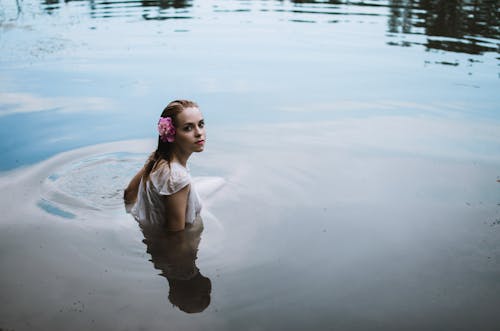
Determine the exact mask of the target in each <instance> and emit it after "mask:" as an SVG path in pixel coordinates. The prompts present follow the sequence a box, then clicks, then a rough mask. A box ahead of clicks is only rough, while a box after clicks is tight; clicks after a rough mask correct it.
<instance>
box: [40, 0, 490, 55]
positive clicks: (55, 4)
mask: <svg viewBox="0 0 500 331" xmlns="http://www.w3.org/2000/svg"><path fill="white" fill-rule="evenodd" d="M198 1H203V0H198ZM234 1H236V0H234ZM289 1H290V2H291V3H292V4H294V5H297V6H301V5H307V4H315V10H314V13H315V14H318V15H321V14H322V13H324V14H332V12H331V9H332V7H333V6H332V5H336V6H334V7H337V6H338V5H343V7H351V6H357V7H360V8H361V7H387V8H388V9H389V19H388V22H387V25H388V31H389V32H390V33H402V34H422V35H427V36H435V37H449V38H454V39H455V40H449V39H448V40H445V39H443V38H441V39H436V38H432V39H428V40H427V42H426V43H425V45H424V46H426V47H427V48H428V49H441V50H446V51H451V52H461V53H469V54H481V53H483V52H486V51H497V45H496V44H495V43H493V42H491V41H484V40H482V41H481V40H479V38H489V39H499V23H498V22H499V18H500V17H499V16H500V15H499V12H498V10H499V8H498V4H499V1H498V0H388V2H385V1H380V2H364V1H348V0H328V1H325V0H289ZM65 2H88V3H89V7H90V15H91V17H113V16H123V15H130V12H129V10H132V8H136V9H137V10H140V14H142V17H143V19H145V20H152V19H154V20H164V19H171V18H174V19H182V18H189V16H185V14H184V16H182V15H181V16H179V15H178V13H177V14H172V12H166V10H167V9H174V10H177V9H184V8H189V7H192V6H193V2H194V0H131V1H124V0H103V1H98V0H64V3H65ZM276 2H284V0H276ZM60 3H61V4H62V3H63V0H42V5H43V8H44V9H45V11H46V12H48V13H51V12H52V11H54V10H56V9H58V8H59V4H60ZM125 9H126V10H125ZM184 13H185V11H184ZM336 14H338V15H350V13H349V11H345V12H343V11H342V12H338V13H336ZM351 14H352V13H351ZM390 44H392V45H400V46H411V45H412V44H417V42H413V41H411V40H410V41H407V40H405V39H403V40H402V41H401V42H399V43H398V42H391V43H390Z"/></svg>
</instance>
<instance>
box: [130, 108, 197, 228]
mask: <svg viewBox="0 0 500 331" xmlns="http://www.w3.org/2000/svg"><path fill="white" fill-rule="evenodd" d="M204 148H205V122H204V120H203V115H202V114H201V112H200V110H199V108H198V105H197V104H196V103H195V102H193V101H189V100H176V101H172V102H170V103H169V104H168V105H167V107H165V109H164V110H163V112H162V114H161V117H160V119H159V121H158V148H157V149H156V151H155V152H153V153H152V154H151V155H150V156H149V158H148V160H147V161H146V164H145V165H144V167H143V168H142V169H141V170H140V171H139V172H138V173H137V174H136V175H135V176H134V178H133V179H132V180H131V181H130V184H129V185H128V187H127V188H126V189H125V194H124V199H125V203H126V204H127V205H129V206H130V205H132V204H133V206H132V208H131V213H132V215H134V217H135V218H136V219H137V221H138V222H139V223H140V225H141V226H142V227H146V226H154V227H157V226H160V227H164V228H165V229H166V230H167V231H181V230H184V229H185V228H186V226H191V225H193V224H195V221H196V219H197V216H198V215H199V213H200V210H201V203H200V200H199V197H198V194H197V193H196V191H195V190H194V187H193V185H192V183H191V176H190V175H189V172H188V169H187V161H188V159H189V157H190V156H191V154H192V153H193V152H201V151H203V149H204Z"/></svg>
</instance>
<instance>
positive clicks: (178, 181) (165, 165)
mask: <svg viewBox="0 0 500 331" xmlns="http://www.w3.org/2000/svg"><path fill="white" fill-rule="evenodd" d="M149 177H150V179H151V182H152V183H153V185H154V186H155V187H156V188H157V189H158V191H160V192H162V193H170V194H172V193H175V192H177V191H178V190H179V189H181V188H182V187H184V186H186V185H187V184H189V182H190V177H189V173H188V171H187V169H186V168H185V167H184V166H182V165H181V164H179V163H177V162H167V161H165V160H160V161H159V162H158V163H157V164H156V165H155V167H154V168H153V170H152V171H151V174H150V176H149Z"/></svg>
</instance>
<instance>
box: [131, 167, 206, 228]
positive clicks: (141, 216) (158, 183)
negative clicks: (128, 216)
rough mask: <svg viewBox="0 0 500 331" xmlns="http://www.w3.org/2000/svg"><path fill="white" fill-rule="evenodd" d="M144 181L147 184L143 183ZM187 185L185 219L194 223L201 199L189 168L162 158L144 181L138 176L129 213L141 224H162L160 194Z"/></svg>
mask: <svg viewBox="0 0 500 331" xmlns="http://www.w3.org/2000/svg"><path fill="white" fill-rule="evenodd" d="M144 185H145V186H146V187H144ZM186 185H190V189H189V194H188V201H187V208H186V223H189V224H193V223H194V222H195V220H196V217H197V216H198V215H199V214H200V211H201V201H200V197H199V196H198V193H197V192H196V190H195V188H194V186H193V183H192V180H191V176H190V175H189V171H188V169H186V168H185V167H184V166H182V165H181V164H179V163H176V162H170V166H169V164H168V163H167V162H163V161H162V163H161V164H160V165H158V167H157V168H156V169H154V170H153V171H151V173H150V174H149V180H147V182H146V184H144V181H143V180H142V179H141V183H140V184H139V191H138V193H137V201H136V202H135V205H134V206H133V207H132V210H131V213H132V215H134V217H135V219H136V220H137V221H138V222H139V223H141V224H142V225H160V226H163V225H165V222H166V219H165V215H166V213H165V208H166V206H165V202H164V201H163V196H165V195H171V194H174V193H176V192H178V191H180V190H181V189H183V188H184V187H186Z"/></svg>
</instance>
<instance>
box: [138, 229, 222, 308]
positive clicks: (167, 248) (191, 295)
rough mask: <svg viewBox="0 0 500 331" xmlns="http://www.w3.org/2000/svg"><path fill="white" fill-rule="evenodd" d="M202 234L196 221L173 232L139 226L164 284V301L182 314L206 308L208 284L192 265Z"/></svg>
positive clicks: (210, 287) (208, 280)
mask: <svg viewBox="0 0 500 331" xmlns="http://www.w3.org/2000/svg"><path fill="white" fill-rule="evenodd" d="M202 231H203V224H202V222H198V221H197V222H195V224H194V225H192V226H188V227H187V228H186V229H185V230H184V231H177V232H169V231H158V230H157V228H156V227H155V226H142V232H143V234H144V241H143V242H144V243H145V244H146V246H147V252H148V253H149V254H151V262H153V264H154V266H155V268H156V269H158V270H161V272H162V273H161V275H162V276H165V277H166V278H167V280H168V284H169V286H170V292H169V295H168V299H169V300H170V302H172V304H174V305H176V306H177V307H179V309H181V310H182V311H184V312H186V313H198V312H202V311H203V310H205V308H207V307H208V305H209V304H210V292H211V289H212V283H211V282H210V279H209V278H207V277H205V276H203V275H202V274H201V273H200V271H199V269H198V267H196V263H195V261H196V254H197V251H198V245H199V243H200V235H201V232H202Z"/></svg>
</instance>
